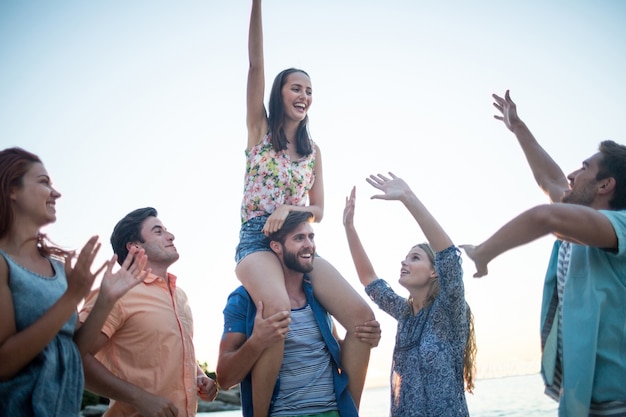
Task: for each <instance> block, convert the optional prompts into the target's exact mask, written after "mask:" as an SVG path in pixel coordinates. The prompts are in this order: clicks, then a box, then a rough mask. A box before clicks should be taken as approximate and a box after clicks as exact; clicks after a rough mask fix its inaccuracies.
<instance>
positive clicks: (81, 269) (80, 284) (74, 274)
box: [65, 236, 107, 301]
mask: <svg viewBox="0 0 626 417" xmlns="http://www.w3.org/2000/svg"><path fill="white" fill-rule="evenodd" d="M100 246H101V244H100V242H98V236H93V237H91V239H89V240H88V241H87V243H85V246H83V248H82V249H81V251H80V254H79V255H78V259H77V260H76V263H75V264H74V265H72V258H73V255H74V254H73V253H72V254H70V255H68V256H66V257H65V276H66V278H67V293H68V294H71V295H72V296H73V297H75V298H76V299H77V300H78V301H80V300H82V299H83V298H85V296H87V294H88V293H89V291H90V290H91V286H92V285H93V282H94V280H95V279H96V276H97V275H98V274H99V273H100V272H102V270H103V269H104V268H105V266H106V265H107V263H106V262H105V263H104V264H103V265H102V266H101V267H100V268H98V270H97V271H96V272H95V273H93V272H91V266H92V264H93V261H94V259H95V258H96V255H97V254H98V251H99V250H100Z"/></svg>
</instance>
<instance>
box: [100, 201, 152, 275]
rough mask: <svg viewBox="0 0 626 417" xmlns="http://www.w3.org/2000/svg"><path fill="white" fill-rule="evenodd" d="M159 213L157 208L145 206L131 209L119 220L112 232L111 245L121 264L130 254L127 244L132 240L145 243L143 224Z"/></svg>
mask: <svg viewBox="0 0 626 417" xmlns="http://www.w3.org/2000/svg"><path fill="white" fill-rule="evenodd" d="M157 215H158V213H157V211H156V209H155V208H152V207H145V208H140V209H137V210H133V211H131V212H130V213H128V214H127V215H126V216H124V218H123V219H122V220H120V221H119V222H117V224H116V225H115V228H114V229H113V233H112V234H111V246H112V247H113V253H115V254H116V255H117V262H118V263H119V264H120V265H121V264H122V263H123V262H124V260H125V259H126V257H127V256H128V249H127V248H126V244H127V243H131V242H141V243H143V242H144V240H143V238H142V237H141V226H142V225H143V222H144V221H145V220H146V219H147V218H148V217H157Z"/></svg>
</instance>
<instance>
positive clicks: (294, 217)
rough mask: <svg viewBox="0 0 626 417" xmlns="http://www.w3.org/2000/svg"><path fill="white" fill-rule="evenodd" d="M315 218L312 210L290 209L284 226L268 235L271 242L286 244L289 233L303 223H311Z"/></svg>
mask: <svg viewBox="0 0 626 417" xmlns="http://www.w3.org/2000/svg"><path fill="white" fill-rule="evenodd" d="M313 219H314V216H313V213H311V212H310V211H290V212H289V214H288V215H287V218H286V219H285V222H284V223H283V226H282V227H281V228H280V229H279V230H277V231H275V232H274V233H272V234H270V235H269V236H268V237H267V240H268V241H269V242H274V241H275V242H280V244H281V245H284V244H285V241H286V239H287V235H288V234H289V233H291V232H293V231H294V230H296V228H297V227H298V226H300V225H301V224H302V223H311V222H312V221H313Z"/></svg>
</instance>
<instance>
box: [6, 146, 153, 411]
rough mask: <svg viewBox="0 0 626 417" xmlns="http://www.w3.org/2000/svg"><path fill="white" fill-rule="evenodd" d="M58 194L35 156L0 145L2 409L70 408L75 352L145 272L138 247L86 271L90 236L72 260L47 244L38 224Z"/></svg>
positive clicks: (77, 390)
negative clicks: (87, 305) (87, 303)
mask: <svg viewBox="0 0 626 417" xmlns="http://www.w3.org/2000/svg"><path fill="white" fill-rule="evenodd" d="M59 197H61V194H60V193H59V192H58V191H57V190H56V189H55V188H54V187H53V186H52V182H51V181H50V176H49V175H48V172H47V171H46V169H45V167H44V166H43V164H42V162H41V160H40V159H39V157H37V156H36V155H34V154H32V153H30V152H27V151H25V150H23V149H20V148H9V149H5V150H3V151H0V317H2V320H1V321H0V415H2V416H17V415H20V416H36V417H40V416H46V417H47V416H59V417H65V416H70V415H74V416H75V415H78V413H79V412H80V405H81V399H82V393H83V385H84V382H83V381H84V379H83V368H82V361H81V357H82V355H83V354H85V353H87V350H88V349H89V348H90V342H91V341H92V340H95V336H96V335H97V334H98V333H99V332H100V328H101V327H102V324H103V322H104V319H105V318H106V317H107V315H108V313H109V311H110V309H111V308H112V307H113V304H114V303H115V302H116V301H117V300H118V299H119V298H120V297H121V296H122V295H124V294H125V293H126V292H127V291H128V290H129V289H130V288H132V287H133V286H134V285H137V284H138V283H139V282H141V281H142V280H143V279H144V277H145V276H146V273H147V271H144V270H143V267H144V265H145V263H146V256H145V254H144V253H143V251H139V250H135V251H134V252H133V253H132V256H129V258H128V260H127V261H126V262H124V264H123V265H122V267H121V269H119V270H118V271H117V272H115V273H113V271H112V268H113V265H114V264H115V257H114V258H113V259H111V260H109V261H107V262H105V263H104V265H102V266H101V267H100V268H99V269H98V270H97V271H96V272H95V273H94V272H92V271H91V266H92V264H93V261H94V259H95V256H96V254H97V253H98V250H99V249H100V243H98V237H97V236H94V237H92V238H91V239H89V241H88V242H87V243H86V244H85V246H84V247H83V249H82V250H81V252H80V254H79V255H78V258H77V260H76V262H75V263H73V262H72V259H73V258H74V253H73V252H69V251H65V250H63V249H60V248H58V247H56V246H54V245H52V244H51V243H50V241H49V240H48V239H47V238H46V236H45V235H44V234H43V233H42V232H41V228H42V227H44V226H46V225H48V224H50V223H53V222H54V221H55V220H56V200H57V199H58V198H59ZM133 261H134V262H133ZM105 269H106V270H105ZM102 270H105V273H104V278H103V280H102V285H101V288H102V290H101V291H102V292H101V294H100V297H99V298H98V302H97V304H96V305H97V308H96V309H95V310H94V312H93V313H92V314H91V316H90V317H89V319H88V320H87V322H86V323H85V325H83V326H82V327H81V328H80V330H78V331H76V332H75V326H76V321H77V314H76V309H77V306H78V304H79V303H80V302H81V301H82V300H83V298H84V297H85V296H86V295H87V294H88V292H89V290H90V289H91V286H92V284H93V282H94V279H95V277H96V276H97V275H98V274H99V273H100V272H101V271H102Z"/></svg>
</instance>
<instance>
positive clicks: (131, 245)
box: [126, 242, 139, 252]
mask: <svg viewBox="0 0 626 417" xmlns="http://www.w3.org/2000/svg"><path fill="white" fill-rule="evenodd" d="M132 248H139V243H137V242H128V243H127V244H126V250H127V251H129V252H130V250H131V249H132Z"/></svg>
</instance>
